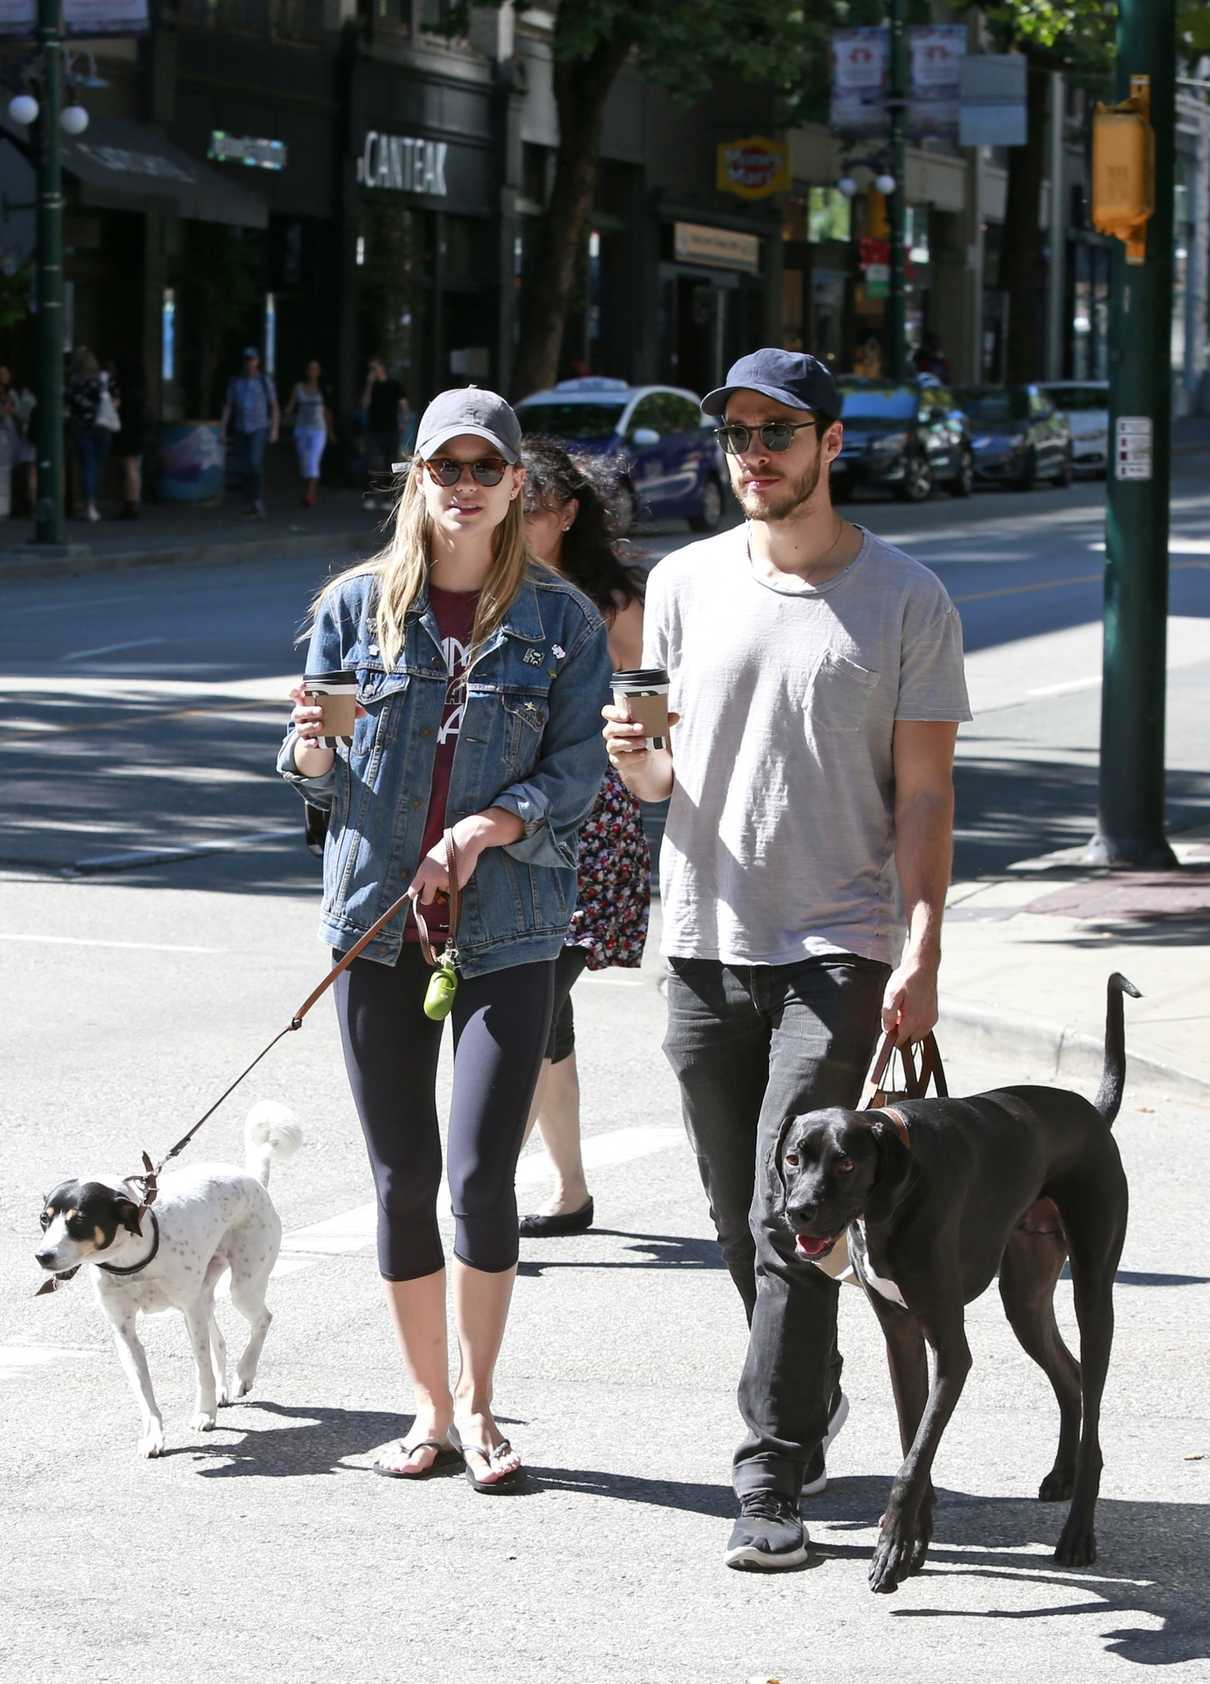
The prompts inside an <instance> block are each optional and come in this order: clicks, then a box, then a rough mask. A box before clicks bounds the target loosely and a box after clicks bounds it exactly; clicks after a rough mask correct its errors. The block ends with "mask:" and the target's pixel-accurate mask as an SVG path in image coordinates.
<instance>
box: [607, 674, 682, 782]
mask: <svg viewBox="0 0 1210 1684" xmlns="http://www.w3.org/2000/svg"><path fill="white" fill-rule="evenodd" d="M601 715H602V717H603V718H604V719H605V721H606V725H605V732H604V736H605V748H606V752H607V753H608V755H609V762H610V765H612V766H613V767H614V768H615V769H616V771H617V773H618V776H619V777H620V778H621V779H622V782H623V783H624V784H625V785H626V787H627V788H628V789H629V790H631V791H632V792H633V793H634V794H635V795H637V796H638V797H639V799H640V800H641V801H663V800H665V799H666V797H667V796H668V795H669V794H670V793H671V791H672V754H671V751H670V748H669V737H668V733H669V729H670V727H671V726H673V725H675V724H676V723H677V721H678V719H679V718H680V715H679V714H675V713H669V711H668V674H667V673H666V672H665V671H664V670H663V669H662V668H657V667H642V668H638V669H636V670H634V671H627V672H615V673H614V675H613V703H612V705H611V706H609V707H604V708H602V709H601Z"/></svg>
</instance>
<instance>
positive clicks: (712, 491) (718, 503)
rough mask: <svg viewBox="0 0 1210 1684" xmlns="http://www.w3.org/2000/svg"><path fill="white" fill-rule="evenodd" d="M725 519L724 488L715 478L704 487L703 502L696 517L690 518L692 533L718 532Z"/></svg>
mask: <svg viewBox="0 0 1210 1684" xmlns="http://www.w3.org/2000/svg"><path fill="white" fill-rule="evenodd" d="M722 518H723V488H722V486H721V485H720V484H719V483H718V481H717V480H716V479H714V478H713V477H711V478H709V479H707V481H706V483H705V485H703V486H702V500H701V503H700V505H699V506H698V511H697V513H696V514H695V515H690V516H689V530H690V531H691V532H717V531H718V523H719V521H720V520H722Z"/></svg>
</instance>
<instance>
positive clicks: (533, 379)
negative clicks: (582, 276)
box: [449, 0, 862, 396]
mask: <svg viewBox="0 0 1210 1684" xmlns="http://www.w3.org/2000/svg"><path fill="white" fill-rule="evenodd" d="M499 4H500V0H462V3H461V5H460V6H458V7H455V8H454V9H453V10H452V12H451V14H450V24H449V26H450V27H451V28H452V29H454V30H458V29H459V28H465V26H466V21H467V17H468V14H469V11H470V8H471V7H472V6H473V5H499ZM836 9H837V8H836V7H835V6H832V5H813V6H811V7H810V8H807V7H805V6H796V5H794V4H790V3H787V0H563V3H562V4H560V5H559V7H558V11H557V14H556V18H555V25H554V35H553V42H552V47H553V55H554V96H555V105H556V108H557V111H558V117H559V149H558V153H557V156H556V160H555V170H554V180H553V182H552V185H551V192H550V200H549V203H548V204H547V206H546V215H545V216H544V217H543V219H542V222H541V226H540V230H539V246H538V250H537V251H536V252H535V254H534V263H533V272H532V277H531V279H530V281H529V284H528V285H527V286H526V287H525V289H524V292H523V295H522V318H521V340H520V345H519V347H518V352H517V362H516V367H515V369H514V372H513V387H514V390H515V392H516V394H517V395H518V396H520V395H523V394H524V393H526V392H532V391H534V390H536V389H537V388H538V387H541V386H546V385H549V384H550V383H551V381H552V380H553V379H554V378H555V376H556V373H557V368H558V361H559V351H560V347H561V345H562V342H563V332H564V327H565V324H566V321H567V315H568V310H569V307H570V305H571V302H572V299H573V296H574V292H575V286H576V279H577V271H578V266H579V263H580V258H581V253H582V250H583V246H584V241H585V238H586V236H587V232H588V224H589V218H590V215H591V212H592V201H593V192H594V188H595V185H596V174H597V162H598V158H599V155H600V144H601V124H602V119H603V117H604V112H605V102H606V100H607V99H608V97H609V92H610V89H611V88H612V87H613V85H614V83H615V81H616V80H617V77H618V75H619V73H620V72H621V70H622V67H623V65H625V64H627V63H628V62H630V63H633V65H634V66H635V68H636V69H637V71H638V73H639V74H640V75H641V76H642V77H643V79H644V80H645V81H647V82H649V83H654V84H656V85H658V86H660V87H662V88H665V89H667V91H668V94H669V97H670V98H672V99H675V100H676V101H678V102H679V103H682V104H690V103H692V102H693V101H694V100H697V99H700V98H701V97H702V96H703V95H705V94H707V93H708V92H709V90H710V87H711V85H712V84H713V83H714V82H715V81H716V80H718V79H719V78H721V77H723V76H727V77H739V78H740V79H742V80H745V81H750V82H753V83H756V84H761V85H764V86H767V87H769V88H770V89H771V90H772V91H773V92H774V93H775V94H778V95H780V94H788V93H790V92H791V91H797V89H798V87H799V86H800V85H801V82H802V78H803V75H804V72H805V70H806V68H807V67H808V65H809V64H810V63H811V61H812V57H813V55H817V54H819V53H821V52H823V51H824V50H825V49H826V40H827V31H828V29H829V27H830V25H831V22H832V14H833V12H834V11H835V10H836ZM843 9H847V8H843ZM808 12H809V14H810V15H808ZM858 21H862V20H858Z"/></svg>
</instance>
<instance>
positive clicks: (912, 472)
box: [895, 451, 933, 503]
mask: <svg viewBox="0 0 1210 1684" xmlns="http://www.w3.org/2000/svg"><path fill="white" fill-rule="evenodd" d="M932 490H933V470H932V468H931V467H930V466H929V464H928V461H927V459H926V458H925V457H923V456H921V455H919V454H917V452H915V451H913V452H912V454H911V455H910V456H909V457H908V459H907V461H906V462H905V463H904V465H903V480H902V482H901V483H900V484H899V485H897V486H896V487H895V495H896V496H897V497H898V498H899V500H900V502H902V503H923V502H925V501H926V499H927V498H928V497H929V496H931V494H932Z"/></svg>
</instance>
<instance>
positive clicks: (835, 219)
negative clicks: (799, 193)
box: [807, 187, 853, 246]
mask: <svg viewBox="0 0 1210 1684" xmlns="http://www.w3.org/2000/svg"><path fill="white" fill-rule="evenodd" d="M852 229H853V204H852V200H850V199H848V198H846V197H845V195H844V194H843V193H841V192H839V191H838V190H837V189H836V188H835V187H811V188H808V190H807V239H808V240H809V241H810V243H811V244H812V245H814V246H817V245H821V244H822V243H823V241H824V240H847V239H848V238H849V236H850V234H851V233H852Z"/></svg>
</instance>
